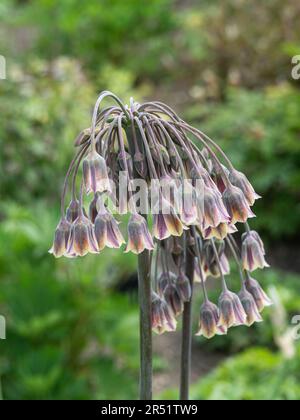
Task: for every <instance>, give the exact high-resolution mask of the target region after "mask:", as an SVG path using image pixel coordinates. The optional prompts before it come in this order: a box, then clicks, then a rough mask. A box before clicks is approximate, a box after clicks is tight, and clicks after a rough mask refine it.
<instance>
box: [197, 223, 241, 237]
mask: <svg viewBox="0 0 300 420" xmlns="http://www.w3.org/2000/svg"><path fill="white" fill-rule="evenodd" d="M237 231H238V230H237V228H236V227H235V226H234V225H230V224H227V223H221V224H220V225H219V226H217V227H215V228H214V227H209V228H207V229H205V230H204V231H203V237H204V239H213V238H216V239H219V240H220V241H221V240H223V239H225V238H226V236H227V235H229V234H231V233H235V232H237Z"/></svg>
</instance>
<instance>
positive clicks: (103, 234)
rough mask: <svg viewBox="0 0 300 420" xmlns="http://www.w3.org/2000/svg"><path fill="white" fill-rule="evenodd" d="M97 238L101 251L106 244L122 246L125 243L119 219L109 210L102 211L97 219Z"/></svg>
mask: <svg viewBox="0 0 300 420" xmlns="http://www.w3.org/2000/svg"><path fill="white" fill-rule="evenodd" d="M95 238H96V241H97V244H98V247H99V251H102V250H103V249H104V248H105V247H106V246H107V247H108V248H120V247H121V246H122V245H123V244H124V243H125V240H124V238H123V235H122V233H121V231H120V229H119V226H118V223H117V221H116V220H115V219H114V217H113V215H112V214H111V213H109V212H108V211H102V212H101V213H99V214H98V216H97V217H96V219H95Z"/></svg>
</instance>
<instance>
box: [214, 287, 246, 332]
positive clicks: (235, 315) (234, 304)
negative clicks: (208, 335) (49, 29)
mask: <svg viewBox="0 0 300 420" xmlns="http://www.w3.org/2000/svg"><path fill="white" fill-rule="evenodd" d="M219 311H220V319H219V324H218V325H219V327H224V328H231V327H237V326H239V325H245V324H246V320H247V315H246V313H245V311H244V308H243V306H242V304H241V301H240V299H239V297H238V296H237V295H236V294H235V293H232V292H230V291H229V290H226V291H224V292H223V293H222V294H221V296H220V298H219Z"/></svg>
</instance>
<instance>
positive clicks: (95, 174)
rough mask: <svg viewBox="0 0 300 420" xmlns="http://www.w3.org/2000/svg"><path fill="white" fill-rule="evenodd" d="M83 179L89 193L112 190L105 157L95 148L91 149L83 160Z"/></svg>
mask: <svg viewBox="0 0 300 420" xmlns="http://www.w3.org/2000/svg"><path fill="white" fill-rule="evenodd" d="M83 179H84V185H85V189H86V192H87V194H89V193H91V192H94V193H96V192H105V191H110V180H109V178H108V172H107V166H106V162H105V159H104V158H103V157H102V156H100V155H99V153H97V152H96V151H95V150H94V151H91V152H90V153H89V154H88V156H87V157H86V158H85V159H84V161H83Z"/></svg>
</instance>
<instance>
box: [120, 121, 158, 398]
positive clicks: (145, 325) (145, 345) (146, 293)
mask: <svg viewBox="0 0 300 420" xmlns="http://www.w3.org/2000/svg"><path fill="white" fill-rule="evenodd" d="M133 123H134V122H133V121H132V124H133ZM126 135H127V140H128V144H129V153H130V154H131V156H132V158H133V153H134V147H133V138H132V136H133V134H132V127H128V128H127V129H126ZM134 177H138V175H137V173H136V171H135V170H134ZM144 217H145V219H147V216H144ZM150 257H151V253H150V251H148V250H145V251H144V252H143V253H142V254H139V256H138V279H139V307H140V400H151V399H152V305H151V278H150V274H151V258H150Z"/></svg>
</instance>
